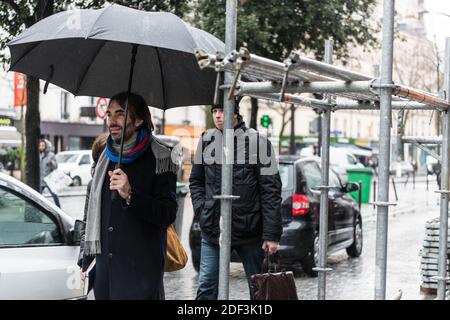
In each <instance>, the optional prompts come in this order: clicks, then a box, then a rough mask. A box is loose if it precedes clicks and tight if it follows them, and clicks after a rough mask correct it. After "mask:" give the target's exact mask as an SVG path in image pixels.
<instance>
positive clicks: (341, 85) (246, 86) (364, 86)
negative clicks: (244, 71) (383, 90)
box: [238, 81, 372, 95]
mask: <svg viewBox="0 0 450 320" xmlns="http://www.w3.org/2000/svg"><path fill="white" fill-rule="evenodd" d="M371 84H372V81H351V82H342V81H314V82H300V83H298V84H291V85H287V86H286V88H285V90H286V92H290V93H315V92H323V93H345V92H353V93H364V94H367V93H370V92H371V91H370V90H371ZM238 89H239V90H238V93H239V94H241V95H248V94H255V93H269V92H277V91H280V90H281V89H282V85H281V84H277V83H273V82H256V83H247V82H240V83H239V88H238Z"/></svg>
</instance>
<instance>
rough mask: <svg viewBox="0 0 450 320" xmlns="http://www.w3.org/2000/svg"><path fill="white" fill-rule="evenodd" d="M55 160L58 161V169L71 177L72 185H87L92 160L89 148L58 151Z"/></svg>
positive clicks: (89, 178)
mask: <svg viewBox="0 0 450 320" xmlns="http://www.w3.org/2000/svg"><path fill="white" fill-rule="evenodd" d="M56 161H57V162H58V169H60V170H62V171H64V173H65V174H67V175H68V176H69V177H71V178H72V180H73V183H72V185H74V186H81V185H87V184H88V182H89V181H90V180H91V179H92V177H91V167H92V163H93V162H94V160H92V155H91V150H74V151H62V152H58V154H57V155H56Z"/></svg>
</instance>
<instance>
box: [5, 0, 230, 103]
mask: <svg viewBox="0 0 450 320" xmlns="http://www.w3.org/2000/svg"><path fill="white" fill-rule="evenodd" d="M8 47H9V49H10V52H11V67H10V70H11V71H18V72H21V73H24V74H27V75H31V76H34V77H37V78H40V79H42V80H45V81H47V82H50V83H53V84H55V85H57V86H59V87H61V88H64V89H66V90H67V91H69V92H71V93H73V94H74V95H76V96H102V97H111V96H113V95H114V94H116V93H119V92H123V91H126V90H127V88H128V87H129V75H130V74H131V75H132V79H130V80H131V92H133V93H137V94H140V95H141V96H143V97H144V98H145V100H146V101H147V103H148V105H150V106H153V107H157V108H160V109H169V108H172V107H178V106H189V105H204V104H212V103H213V98H214V85H215V78H216V76H215V73H214V71H213V70H200V68H199V66H198V64H197V61H196V59H195V56H194V51H195V49H197V48H202V49H205V50H206V51H208V52H209V53H215V52H216V51H224V48H225V45H224V43H223V42H222V41H220V40H219V39H217V38H216V37H214V36H212V35H211V34H209V33H207V32H205V31H202V30H199V29H196V28H194V27H190V26H188V25H187V24H186V23H185V22H183V21H182V20H181V19H179V18H178V17H177V16H175V15H173V14H171V13H167V12H146V11H139V10H135V9H131V8H128V7H124V6H120V5H112V6H108V7H106V8H104V9H100V10H75V11H65V12H61V13H58V14H55V15H52V16H50V17H48V18H46V19H44V20H41V21H39V22H38V23H36V24H34V25H33V26H32V27H30V28H28V29H26V30H25V31H23V32H22V33H21V34H20V35H18V36H17V37H16V38H14V39H13V40H12V41H11V42H10V43H9V44H8ZM133 47H134V48H135V52H136V56H135V65H134V72H133V71H132V72H130V70H132V69H133V68H132V56H133Z"/></svg>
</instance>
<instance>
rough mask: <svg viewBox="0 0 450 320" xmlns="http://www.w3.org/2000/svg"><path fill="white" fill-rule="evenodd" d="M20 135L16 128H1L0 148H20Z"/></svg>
mask: <svg viewBox="0 0 450 320" xmlns="http://www.w3.org/2000/svg"><path fill="white" fill-rule="evenodd" d="M20 144H21V140H20V133H19V132H18V131H17V129H16V128H15V127H12V126H4V127H2V126H0V146H2V145H7V146H20Z"/></svg>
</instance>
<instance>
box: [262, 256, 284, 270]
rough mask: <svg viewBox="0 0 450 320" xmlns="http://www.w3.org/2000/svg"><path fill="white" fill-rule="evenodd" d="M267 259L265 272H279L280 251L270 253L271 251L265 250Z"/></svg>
mask: <svg viewBox="0 0 450 320" xmlns="http://www.w3.org/2000/svg"><path fill="white" fill-rule="evenodd" d="M265 256H266V257H265V259H264V261H263V272H267V273H275V272H278V271H277V270H278V268H279V264H280V263H279V259H280V256H279V253H278V251H277V252H275V253H272V254H270V253H269V251H266V252H265Z"/></svg>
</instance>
